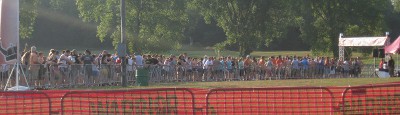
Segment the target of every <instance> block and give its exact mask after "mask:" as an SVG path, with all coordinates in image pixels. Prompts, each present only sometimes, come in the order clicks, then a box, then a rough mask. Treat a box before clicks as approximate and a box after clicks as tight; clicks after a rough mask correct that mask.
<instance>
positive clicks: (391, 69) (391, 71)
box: [388, 56, 395, 77]
mask: <svg viewBox="0 0 400 115" xmlns="http://www.w3.org/2000/svg"><path fill="white" fill-rule="evenodd" d="M394 64H395V63H394V60H393V58H392V56H389V61H388V67H389V75H390V77H393V76H394Z"/></svg>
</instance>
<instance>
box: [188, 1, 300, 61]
mask: <svg viewBox="0 0 400 115" xmlns="http://www.w3.org/2000/svg"><path fill="white" fill-rule="evenodd" d="M289 3H290V0H287V1H282V0H229V1H227V0H193V1H192V2H191V4H192V6H194V7H195V8H197V9H198V10H200V12H201V14H202V15H203V16H204V18H205V20H206V21H207V22H208V23H210V22H211V20H216V21H217V24H218V26H219V27H221V28H223V30H224V32H225V34H226V36H227V40H225V41H224V42H222V43H219V44H217V45H216V47H217V48H219V49H221V48H223V47H225V46H227V45H233V44H234V45H238V46H239V51H240V55H242V56H243V55H247V54H250V53H251V52H252V51H253V50H256V48H257V47H258V46H261V45H263V43H264V45H268V44H269V43H270V42H271V41H273V40H274V39H277V38H281V37H283V36H284V35H286V34H285V32H287V30H286V28H287V27H288V26H289V25H290V23H291V22H292V21H293V20H292V19H294V18H292V15H291V10H290V8H289V7H290V4H289Z"/></svg>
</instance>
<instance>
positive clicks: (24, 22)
mask: <svg viewBox="0 0 400 115" xmlns="http://www.w3.org/2000/svg"><path fill="white" fill-rule="evenodd" d="M40 3H41V1H40V0H20V3H19V4H20V12H19V13H20V19H19V20H20V25H19V26H20V27H19V28H20V31H19V32H20V33H19V35H20V38H22V39H26V38H30V37H31V36H32V32H33V30H34V29H33V26H34V25H35V22H36V17H37V16H38V9H37V8H38V6H39V5H40Z"/></svg>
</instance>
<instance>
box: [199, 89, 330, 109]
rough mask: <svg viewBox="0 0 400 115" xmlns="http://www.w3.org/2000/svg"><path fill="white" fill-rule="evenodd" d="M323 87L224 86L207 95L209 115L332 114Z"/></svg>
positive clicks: (328, 95) (326, 90) (325, 90)
mask: <svg viewBox="0 0 400 115" xmlns="http://www.w3.org/2000/svg"><path fill="white" fill-rule="evenodd" d="M333 98H334V97H333V95H332V92H331V91H330V90H329V89H327V88H324V87H279V88H222V89H211V90H210V91H209V92H208V94H207V96H206V113H207V114H211V115H214V114H318V115H319V114H333V112H334V110H333V104H334V103H333Z"/></svg>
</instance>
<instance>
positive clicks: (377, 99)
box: [341, 84, 400, 115]
mask: <svg viewBox="0 0 400 115" xmlns="http://www.w3.org/2000/svg"><path fill="white" fill-rule="evenodd" d="M341 98H342V105H341V110H342V112H343V114H385V115H395V114H400V106H399V105H400V84H380V85H366V86H356V87H348V88H346V89H345V90H344V91H343V94H342V97H341Z"/></svg>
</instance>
